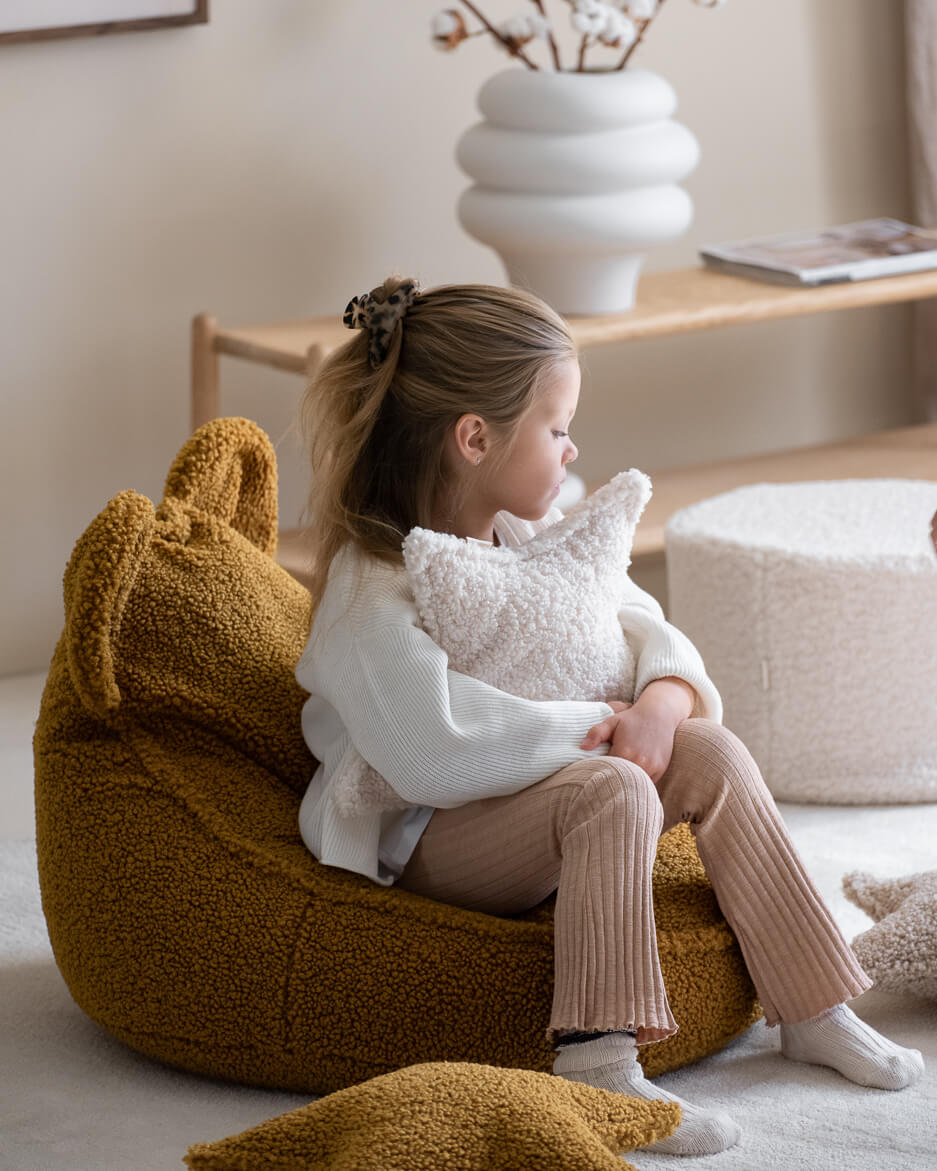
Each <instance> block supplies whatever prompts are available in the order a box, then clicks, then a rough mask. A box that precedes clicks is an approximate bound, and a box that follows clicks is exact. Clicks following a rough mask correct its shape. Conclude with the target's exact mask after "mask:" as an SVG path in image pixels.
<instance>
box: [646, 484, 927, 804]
mask: <svg viewBox="0 0 937 1171" xmlns="http://www.w3.org/2000/svg"><path fill="white" fill-rule="evenodd" d="M935 474H937V468H935ZM935 509H937V483H931V482H928V481H920V480H839V481H818V482H812V483H799V484H755V485H752V486H751V487H746V488H738V489H736V490H735V491H733V492H727V493H725V494H723V495H721V496H715V497H713V498H712V499H710V500H703V501H701V502H700V503H699V504H694V505H692V506H691V507H689V508H684V509H681V510H680V511H679V512H676V513H674V515H673V516H672V517H671V518H670V521H669V522H668V524H667V530H666V552H667V577H668V585H669V590H670V620H671V622H673V623H674V625H676V626H677V627H679V628H680V629H681V630H683V631H684V632H685V633H686V634H687V635H688V636H689V637H690V638H691V639H692V640H693V641H694V642H695V643H696V645H697V647H698V648H699V650H700V652H701V653H702V655H703V659H704V661H705V663H706V667H707V669H708V672H709V675H710V677H711V678H712V680H713V682H714V683H715V685H716V686H717V687H718V688H719V690H720V691H721V693H722V698H723V701H724V704H725V723H726V726H727V727H729V728H731V729H732V730H733V731H734V732H736V733H737V734H738V735H739V736H740V737H741V738H742V740H744V742H745V743H746V744H747V745H748V747H749V749H750V750H751V752H752V754H753V755H754V757H755V760H756V761H757V762H758V764H759V765H760V767H761V769H762V772H763V773H764V776H765V780H766V781H767V783H768V786H769V788H770V789H771V791H772V793H773V794H774V795H775V796H776V797H778V798H782V799H784V800H787V801H806V802H819V803H832V804H886V803H891V802H913V801H937V556H935V553H934V548H933V545H932V543H931V537H930V524H931V517H932V515H933V513H934V511H935Z"/></svg>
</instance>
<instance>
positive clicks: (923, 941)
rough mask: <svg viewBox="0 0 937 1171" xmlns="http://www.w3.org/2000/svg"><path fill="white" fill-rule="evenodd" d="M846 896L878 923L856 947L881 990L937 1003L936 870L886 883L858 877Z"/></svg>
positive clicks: (849, 879)
mask: <svg viewBox="0 0 937 1171" xmlns="http://www.w3.org/2000/svg"><path fill="white" fill-rule="evenodd" d="M843 890H844V891H845V894H846V897H847V898H848V899H849V901H850V902H852V903H855V904H856V906H857V907H861V908H862V910H863V911H865V912H866V914H867V915H869V916H870V918H872V919H874V920H875V926H874V927H870V928H869V930H868V931H864V932H863V933H862V934H861V935H858V936H856V938H855V939H854V940H853V947H854V948H855V952H856V955H857V956H858V957H859V962H860V963H861V964H862V966H863V967H864V968H865V970H866V971H867V972H868V973H869V975H870V976H871V977H872V978H873V979H874V980H875V983H876V985H877V986H878V987H879V988H883V989H884V990H885V991H886V992H910V993H912V994H913V995H915V996H928V997H932V998H937V870H926V871H924V872H923V873H921V874H911V875H908V876H907V877H905V878H888V879H882V880H878V879H875V878H873V877H872V875H871V874H863V873H860V872H858V871H856V872H854V873H852V874H847V875H846V876H845V877H844V878H843Z"/></svg>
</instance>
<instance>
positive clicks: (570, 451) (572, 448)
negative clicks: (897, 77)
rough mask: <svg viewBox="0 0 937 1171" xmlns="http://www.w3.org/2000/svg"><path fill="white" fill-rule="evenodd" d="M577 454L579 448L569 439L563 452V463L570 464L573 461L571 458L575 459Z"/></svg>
mask: <svg viewBox="0 0 937 1171" xmlns="http://www.w3.org/2000/svg"><path fill="white" fill-rule="evenodd" d="M578 456H579V448H578V447H577V446H576V444H575V443H573V441H572V440H571V439H570V441H569V444H568V446H567V448H566V450H565V451H564V452H563V463H564V464H571V463H572V462H573V460H574V459H576V458H577V457H578Z"/></svg>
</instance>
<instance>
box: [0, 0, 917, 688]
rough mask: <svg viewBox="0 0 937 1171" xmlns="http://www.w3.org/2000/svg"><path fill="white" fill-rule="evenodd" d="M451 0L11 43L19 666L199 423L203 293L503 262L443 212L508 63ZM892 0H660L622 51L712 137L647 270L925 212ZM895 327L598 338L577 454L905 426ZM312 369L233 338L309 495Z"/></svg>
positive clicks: (8, 476)
mask: <svg viewBox="0 0 937 1171" xmlns="http://www.w3.org/2000/svg"><path fill="white" fill-rule="evenodd" d="M480 2H482V0H480ZM549 4H550V0H548V5H549ZM440 6H442V5H441V4H440V3H439V0H408V2H407V3H405V4H389V3H373V2H368V0H342V3H321V2H311V0H265V3H263V4H261V3H257V2H256V0H214V3H213V5H212V13H211V22H210V23H209V24H208V25H204V26H194V27H190V28H185V29H180V30H171V31H158V32H148V33H135V34H126V35H122V36H108V37H101V38H98V39H90V38H89V39H75V40H66V41H58V42H46V43H38V44H32V45H29V44H27V45H12V46H0V159H2V160H3V182H2V184H0V212H2V215H0V224H2V227H0V233H2V253H0V254H2V276H0V290H2V292H0V296H2V302H0V304H2V313H0V347H2V348H0V353H2V355H3V358H2V366H0V369H2V384H0V385H2V400H0V401H2V416H0V418H2V428H0V434H2V447H0V451H2V459H0V501H2V504H0V549H2V554H0V564H2V573H0V674H12V673H16V672H23V671H27V670H32V669H37V668H39V669H41V668H43V667H44V666H45V665H46V664H47V662H48V658H49V655H50V653H51V651H52V648H53V645H54V642H55V639H56V637H57V634H58V631H59V629H60V625H61V574H62V570H63V568H64V565H65V562H66V560H67V558H68V556H69V553H70V551H71V548H72V545H73V543H74V541H75V540H76V539H77V537H78V536H79V534H80V533H81V531H82V530H83V528H84V527H85V525H86V524H87V523H88V522H89V521H90V520H91V518H92V517H93V516H94V515H95V514H96V513H97V512H98V511H99V510H100V509H101V508H102V507H103V506H104V504H105V503H106V501H107V500H108V499H109V498H110V497H111V496H113V495H114V494H115V493H117V492H119V491H121V490H122V489H124V488H128V487H132V488H135V489H136V490H138V491H140V492H143V493H145V494H146V495H149V496H151V497H153V498H156V499H158V497H159V495H160V494H161V489H162V482H163V478H164V476H165V473H166V471H167V469H168V467H169V464H170V462H171V460H172V457H173V455H174V454H175V452H176V450H177V449H178V447H179V445H180V444H181V443H182V442H183V441H184V439H185V437H186V435H187V431H188V393H189V390H188V328H189V321H190V318H191V317H192V315H193V314H194V313H196V312H198V311H201V310H210V311H212V312H213V313H215V314H216V315H217V317H218V318H219V320H221V321H222V322H224V323H227V324H232V325H233V324H238V323H248V322H253V321H264V320H275V319H277V318H283V317H300V316H303V315H306V314H325V313H333V312H335V313H337V312H340V311H341V309H342V308H343V307H344V305H345V302H346V301H347V299H348V298H349V297H350V296H351V295H352V294H353V293H356V292H359V291H361V290H363V289H366V288H369V287H370V286H371V285H373V284H375V283H377V282H378V281H379V280H380V279H382V278H383V276H384V275H386V273H387V272H388V271H392V270H396V271H402V272H406V273H410V274H413V275H416V276H418V277H419V278H420V279H421V280H422V281H423V283H424V285H432V284H436V283H441V282H449V281H456V280H466V281H471V280H482V281H495V282H500V281H501V280H502V279H503V277H502V273H501V270H500V267H499V264H498V262H497V260H496V258H495V256H494V254H493V253H491V252H489V251H488V250H487V249H485V248H483V247H482V246H481V245H478V244H476V243H475V242H474V241H472V240H470V239H469V238H468V237H467V236H465V235H464V234H463V233H462V232H461V230H460V229H459V227H458V226H457V224H456V222H455V217H454V213H453V207H454V204H455V201H456V197H457V195H458V192H459V191H460V190H461V188H462V187H463V186H464V184H465V180H464V179H463V177H462V176H461V175H460V173H459V172H458V170H457V168H456V166H455V164H454V162H453V144H454V141H455V139H456V137H457V135H458V134H459V133H460V132H461V130H462V129H463V128H464V127H466V126H467V125H469V124H470V123H471V122H472V121H474V120H475V118H476V114H475V111H474V108H473V99H474V94H475V92H476V90H477V89H478V86H479V85H480V84H481V82H482V81H483V80H484V79H485V77H486V76H488V74H489V73H491V72H492V71H493V70H495V69H497V68H501V67H502V66H503V65H504V64H505V63H506V61H505V59H503V58H501V57H500V56H499V55H498V54H496V53H495V51H494V50H493V49H491V48H490V47H489V46H488V45H487V44H484V43H483V42H482V41H481V40H478V41H470V42H469V43H467V44H465V45H463V46H462V47H461V48H460V49H459V50H458V51H457V52H456V53H454V54H452V55H443V54H440V53H437V52H436V51H434V50H433V49H432V48H431V47H430V46H429V43H428V37H427V32H426V29H427V23H428V18H429V16H430V15H431V14H432V12H433V11H435V10H436V8H437V7H440ZM522 7H523V5H522V3H521V0H484V3H483V8H484V9H485V10H486V11H489V12H490V13H491V14H492V15H497V16H504V15H508V14H509V13H510V12H513V11H516V10H518V9H520V8H522ZM553 7H554V10H556V11H559V12H560V13H561V14H562V13H563V12H564V9H565V5H564V4H562V3H560V2H559V0H553ZM901 7H902V6H901V5H899V4H894V3H888V4H883V3H881V0H824V2H823V3H822V4H817V3H814V2H811V0H730V3H729V4H727V5H726V6H725V7H724V8H722V9H720V10H717V11H714V12H710V11H705V10H703V9H700V8H698V7H697V6H696V5H694V4H692V3H691V2H690V0H667V6H666V8H665V10H664V11H663V12H662V13H661V15H660V17H659V23H658V25H657V26H656V27H655V28H653V29H652V32H651V35H650V36H649V39H648V43H647V45H646V46H642V49H641V50H640V57H638V56H637V55H636V58H635V63H636V64H641V65H643V66H645V67H648V68H652V69H656V70H658V71H659V72H661V73H663V74H664V75H665V76H667V77H668V79H669V80H670V81H671V82H672V83H673V84H674V86H675V87H676V89H677V92H678V94H679V95H680V99H681V104H680V109H679V111H678V117H679V118H680V119H681V120H682V121H683V122H685V123H686V124H687V125H688V126H690V127H691V129H692V130H693V131H694V132H695V133H696V135H697V137H698V138H699V140H700V143H701V146H702V161H701V164H700V166H699V168H698V169H697V171H696V172H695V173H694V175H693V176H691V178H690V179H689V180H688V182H687V187H688V189H689V190H690V192H691V194H692V196H693V198H694V200H695V204H696V221H695V224H694V226H693V228H692V229H691V231H690V233H689V234H688V235H687V236H686V237H685V238H684V239H683V240H682V241H680V242H678V243H675V244H673V245H670V246H668V247H665V248H662V249H660V251H659V252H658V253H657V254H656V255H655V256H654V257H652V258H651V260H650V261H649V267H670V266H673V265H683V264H689V263H692V262H693V260H694V254H695V248H696V245H697V244H698V243H699V242H701V241H714V240H719V239H727V238H731V237H737V236H743V235H746V234H749V233H755V232H767V231H780V230H783V229H788V228H791V229H793V228H802V227H809V226H819V225H823V224H826V223H831V222H835V221H842V220H846V219H848V218H851V217H858V216H864V215H872V214H893V215H898V216H903V215H906V214H907V205H908V189H907V182H906V174H905V172H906V159H905V131H904V109H903V84H904V78H903V60H902V51H901V41H902V33H901ZM907 342H908V312H907V310H906V309H905V308H901V307H898V308H883V309H869V310H862V311H855V312H850V313H847V314H839V315H837V314H833V315H827V316H824V317H821V318H817V319H799V320H794V321H788V322H779V323H771V324H766V325H758V326H749V327H740V328H733V329H726V330H722V331H719V332H716V333H712V334H707V335H698V336H690V337H686V338H681V339H672V340H664V341H659V342H645V343H640V344H637V345H634V346H632V347H628V348H627V349H625V348H623V347H621V346H616V347H609V348H607V349H604V350H593V351H590V353H589V355H588V358H587V366H588V377H587V382H586V393H585V394H584V396H583V401H582V405H581V407H580V415H579V420H578V422H579V425H578V429H577V432H576V438H577V441H578V443H579V445H580V448H581V450H583V452H584V454H583V456H582V457H581V460H580V465H579V466H580V470H581V471H583V472H584V473H585V474H586V475H587V477H589V478H590V479H599V478H603V477H606V476H609V475H611V474H612V473H613V472H615V471H617V470H619V468H621V467H624V466H628V465H630V464H638V465H640V466H642V467H645V468H646V469H648V470H649V471H652V472H653V470H654V469H655V468H662V467H666V466H672V465H676V464H679V463H682V462H687V461H689V460H693V459H709V458H718V457H720V456H722V455H726V454H734V453H740V452H743V451H749V450H752V451H754V450H765V449H769V448H773V447H783V446H789V445H793V444H797V443H801V442H809V441H812V440H822V439H826V438H829V437H833V436H836V435H845V434H850V433H855V432H859V431H862V430H866V429H870V428H877V427H882V426H889V425H899V424H901V423H903V422H906V421H908V419H909V418H910V409H911V408H910V389H909V379H908V359H907V349H908V345H907ZM301 389H302V388H301V384H300V382H299V380H298V379H293V378H291V377H290V376H288V375H283V374H278V373H276V372H272V371H265V370H262V369H260V368H253V367H248V366H245V365H244V364H242V363H236V362H233V361H230V360H225V361H223V363H222V409H223V411H224V412H225V413H226V414H246V415H250V416H252V417H254V418H256V419H258V421H259V422H261V424H262V425H264V426H265V427H266V428H267V429H268V431H269V432H270V433H271V435H272V436H273V437H274V438H275V439H276V440H278V442H279V449H280V453H281V471H282V480H283V483H282V489H283V490H282V495H281V504H282V511H283V515H284V519H286V520H290V521H292V520H294V519H295V518H296V516H297V515H298V511H299V508H300V505H301V500H302V496H303V471H302V465H301V460H300V458H299V456H298V453H297V451H296V448H295V441H294V440H293V439H292V438H291V437H289V436H286V432H287V429H288V427H289V423H290V420H291V418H292V414H293V411H294V410H295V406H296V403H297V401H298V396H299V393H300V392H301ZM610 419H613V420H614V426H611V427H610V426H609V420H610Z"/></svg>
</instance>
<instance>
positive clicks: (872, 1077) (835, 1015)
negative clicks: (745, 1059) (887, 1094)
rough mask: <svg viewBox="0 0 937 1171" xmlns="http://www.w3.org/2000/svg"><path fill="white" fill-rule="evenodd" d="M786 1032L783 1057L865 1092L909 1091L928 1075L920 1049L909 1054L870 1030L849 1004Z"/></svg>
mask: <svg viewBox="0 0 937 1171" xmlns="http://www.w3.org/2000/svg"><path fill="white" fill-rule="evenodd" d="M780 1029H781V1052H782V1053H783V1054H784V1056H785V1057H789V1058H790V1059H791V1060H792V1061H806V1062H808V1063H809V1064H810V1065H826V1066H829V1068H830V1069H835V1070H837V1071H838V1072H839V1073H841V1074H842V1075H843V1077H845V1078H848V1079H849V1080H850V1081H851V1082H857V1083H858V1084H859V1085H860V1086H871V1087H872V1088H873V1089H876V1090H903V1089H904V1088H905V1086H910V1085H912V1084H913V1083H914V1082H916V1081H917V1080H918V1078H919V1077H920V1076H921V1074H922V1073H923V1072H924V1058H923V1057H922V1056H921V1054H920V1052H919V1050H917V1049H903V1048H902V1047H901V1046H900V1045H896V1044H895V1043H894V1042H893V1041H889V1040H888V1039H887V1038H886V1037H883V1036H882V1035H881V1033H876V1031H875V1030H874V1029H873V1028H872V1027H871V1025H867V1024H866V1023H865V1021H863V1020H860V1018H859V1017H857V1016H856V1014H855V1013H854V1012H853V1011H852V1009H851V1008H850V1007H849V1006H848V1005H846V1004H837V1005H834V1006H833V1008H830V1009H827V1011H826V1012H821V1013H820V1014H819V1016H815V1017H811V1018H810V1020H807V1021H797V1022H796V1023H794V1024H786V1023H784V1022H783V1021H782V1022H781V1025H780Z"/></svg>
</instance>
